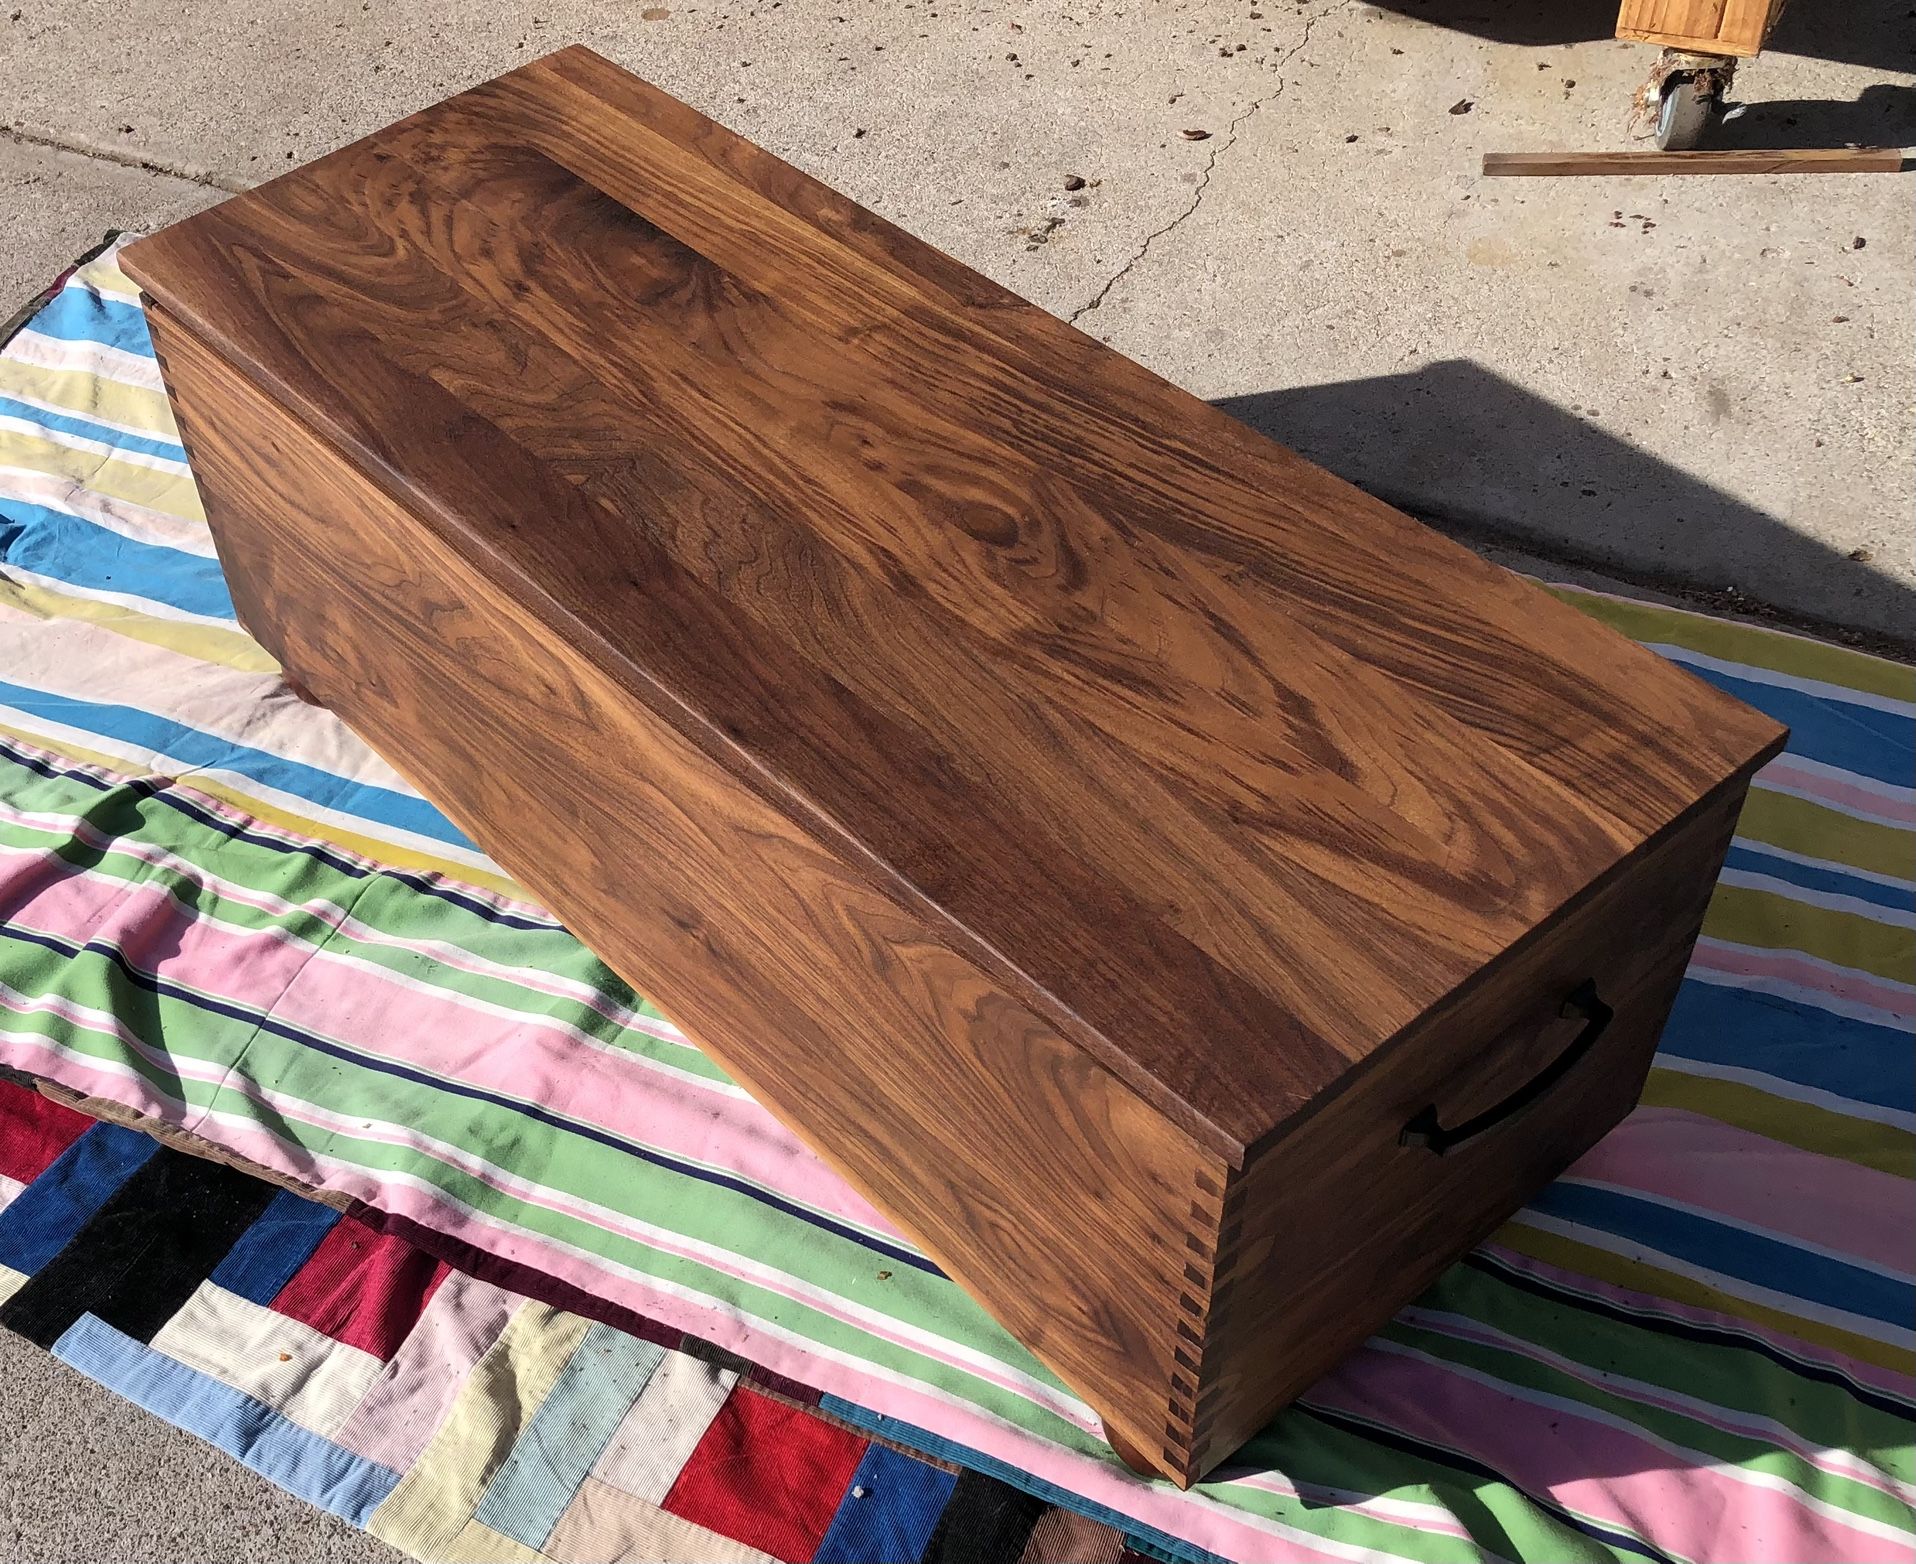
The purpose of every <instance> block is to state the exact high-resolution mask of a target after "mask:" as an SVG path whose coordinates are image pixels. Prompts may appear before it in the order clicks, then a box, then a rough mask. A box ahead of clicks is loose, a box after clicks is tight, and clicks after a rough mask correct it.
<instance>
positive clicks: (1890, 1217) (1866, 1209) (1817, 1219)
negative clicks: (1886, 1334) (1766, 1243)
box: [1566, 1107, 1912, 1273]
mask: <svg viewBox="0 0 1916 1564" xmlns="http://www.w3.org/2000/svg"><path fill="white" fill-rule="evenodd" d="M1566 1176H1567V1177H1568V1178H1570V1179H1571V1180H1573V1181H1579V1180H1581V1181H1588V1182H1595V1183H1603V1184H1610V1185H1615V1186H1618V1187H1620V1188H1624V1189H1632V1190H1637V1191H1639V1192H1641V1193H1643V1194H1646V1195H1657V1196H1661V1197H1663V1198H1664V1199H1667V1200H1673V1201H1677V1202H1680V1203H1681V1204H1683V1205H1686V1206H1689V1207H1692V1208H1694V1209H1696V1210H1699V1211H1702V1212H1703V1213H1705V1214H1706V1215H1710V1216H1717V1217H1721V1218H1723V1219H1725V1220H1727V1221H1729V1222H1732V1223H1736V1224H1739V1225H1746V1226H1749V1227H1752V1228H1760V1229H1763V1230H1764V1231H1766V1232H1771V1233H1776V1234H1778V1235H1780V1236H1782V1237H1785V1238H1795V1239H1800V1240H1801V1241H1803V1242H1804V1243H1808V1244H1814V1245H1816V1246H1817V1247H1818V1248H1820V1249H1823V1250H1827V1251H1829V1252H1831V1253H1834V1254H1837V1255H1840V1256H1843V1257H1845V1258H1847V1259H1851V1260H1855V1261H1858V1262H1859V1263H1861V1264H1864V1265H1874V1266H1880V1267H1881V1268H1882V1269H1884V1270H1887V1271H1894V1272H1899V1273H1903V1272H1907V1271H1908V1269H1909V1264H1910V1259H1911V1253H1912V1251H1911V1247H1910V1242H1909V1196H1910V1191H1909V1183H1908V1181H1907V1180H1906V1179H1900V1178H1896V1177H1894V1176H1892V1175H1891V1174H1888V1173H1882V1172H1878V1171H1877V1170H1876V1169H1874V1168H1866V1167H1863V1166H1861V1165H1860V1164H1858V1163H1854V1162H1847V1161H1844V1160H1843V1159H1841V1158H1838V1157H1819V1156H1817V1155H1815V1154H1814V1153H1813V1152H1808V1151H1802V1150H1800V1149H1798V1148H1797V1147H1795V1146H1790V1145H1786V1144H1784V1143H1783V1142H1781V1141H1775V1140H1770V1139H1768V1138H1767V1137H1766V1136H1762V1135H1754V1134H1751V1133H1750V1132H1749V1131H1748V1130H1742V1129H1738V1128H1736V1127H1735V1126H1734V1125H1729V1124H1724V1123H1721V1122H1720V1121H1718V1120H1716V1119H1709V1118H1704V1117H1702V1116H1701V1115H1699V1114H1694V1113H1687V1112H1685V1111H1683V1110H1682V1109H1680V1108H1652V1107H1644V1108H1638V1109H1637V1110H1636V1112H1635V1113H1633V1114H1631V1115H1630V1117H1629V1118H1627V1119H1625V1120H1624V1121H1623V1123H1622V1124H1620V1125H1619V1126H1618V1127H1617V1128H1616V1129H1614V1130H1612V1131H1611V1132H1610V1134H1609V1135H1607V1136H1606V1137H1605V1138H1604V1139H1603V1140H1601V1141H1599V1142H1598V1143H1597V1145H1596V1147H1595V1149H1594V1150H1591V1151H1589V1152H1587V1153H1585V1154H1584V1156H1583V1158H1582V1159H1581V1160H1580V1161H1579V1162H1578V1163H1577V1164H1576V1165H1575V1166H1574V1167H1573V1168H1571V1170H1570V1172H1569V1173H1568V1174H1567V1175H1566Z"/></svg>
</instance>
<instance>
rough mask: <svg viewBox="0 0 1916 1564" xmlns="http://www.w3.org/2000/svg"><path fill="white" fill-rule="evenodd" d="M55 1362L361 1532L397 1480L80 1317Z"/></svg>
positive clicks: (95, 1320)
mask: <svg viewBox="0 0 1916 1564" xmlns="http://www.w3.org/2000/svg"><path fill="white" fill-rule="evenodd" d="M53 1355H54V1356H55V1357H56V1358H58V1359H60V1361H61V1362H63V1363H68V1364H71V1365H72V1366H73V1367H74V1368H76V1369H78V1370H79V1371H80V1372H81V1373H82V1374H84V1375H86V1376H87V1378H89V1379H93V1380H97V1381H98V1382H99V1383H100V1384H102V1385H104V1386H106V1388H107V1389H108V1390H111V1391H113V1392H114V1393H115V1394H116V1395H119V1396H123V1397H125V1398H126V1399H127V1400H128V1401H131V1402H133V1403H134V1404H135V1405H137V1406H142V1407H145V1408H146V1410H147V1411H149V1412H151V1413H153V1414H154V1415H155V1416H158V1417H163V1418H165V1419H166V1420H167V1422H169V1423H171V1424H173V1425H174V1426H175V1427H176V1428H183V1429H185V1430H186V1431H187V1432H188V1433H189V1434H197V1435H198V1436H199V1437H200V1438H201V1439H204V1440H206V1441H207V1443H209V1444H213V1445H217V1446H218V1447H219V1448H220V1449H222V1450H224V1451H225V1452H226V1453H227V1454H228V1455H230V1456H233V1457H234V1458H235V1459H237V1460H239V1461H243V1462H244V1463H245V1464H246V1465H248V1466H250V1467H251V1468H252V1469H253V1470H254V1471H256V1472H258V1473H259V1474H260V1476H262V1477H264V1478H266V1479H267V1481H269V1482H272V1483H276V1484H278V1486H280V1487H281V1488H284V1489H285V1490H286V1491H287V1492H288V1493H290V1494H292V1495H293V1496H294V1497H296V1498H300V1499H304V1500H305V1501H306V1502H307V1503H308V1504H316V1505H318V1506H319V1507H320V1508H321V1509H323V1510H326V1511H329V1512H330V1513H331V1514H334V1515H337V1516H338V1517H339V1518H340V1519H341V1520H343V1521H346V1522H348V1523H349V1524H351V1525H354V1526H360V1527H363V1526H364V1525H365V1524H366V1522H367V1521H368V1520H370V1519H371V1518H372V1513H373V1511H374V1510H376V1509H378V1508H379V1506H380V1505H381V1504H383V1503H384V1502H385V1499H386V1496H387V1495H388V1494H390V1493H391V1492H392V1491H393V1489H394V1488H396V1487H397V1486H398V1485H399V1474H398V1473H397V1472H395V1471H393V1470H391V1469H390V1468H388V1467H384V1466H381V1465H379V1464H378V1463H377V1462H374V1461H369V1460H367V1459H366V1458H365V1457H364V1456H359V1455H354V1454H353V1453H352V1451H350V1450H348V1449H346V1448H345V1447H344V1446H342V1445H336V1444H334V1443H333V1442H332V1441H331V1440H330V1439H322V1438H320V1437H319V1435H318V1434H315V1433H310V1432H308V1431H307V1430H306V1429H304V1428H301V1427H300V1426H299V1425H298V1424H297V1423H293V1422H289V1421H288V1420H287V1419H286V1418H284V1417H282V1416H281V1415H280V1414H279V1413H278V1412H275V1411H274V1410H273V1409H272V1408H271V1407H269V1406H267V1405H266V1404H265V1403H264V1402H263V1401H255V1400H254V1399H253V1398H252V1397H251V1396H247V1395H242V1394H241V1393H240V1392H239V1391H237V1390H235V1389H234V1388H233V1387H232V1386H231V1385H225V1384H222V1383H221V1382H220V1381H219V1380H217V1379H215V1378H213V1376H212V1375H210V1374H202V1373H201V1372H200V1371H199V1370H198V1369H193V1368H188V1367H187V1366H186V1365H185V1364H184V1363H180V1362H177V1361H175V1360H174V1359H172V1358H169V1357H168V1356H166V1354H165V1353H163V1352H155V1351H154V1350H153V1349H152V1348H151V1347H148V1346H143V1345H142V1344H141V1343H139V1342H137V1341H135V1340H133V1338H132V1337H130V1336H126V1335H122V1334H121V1333H120V1332H119V1331H117V1330H115V1329H114V1328H113V1327H112V1326H110V1325H106V1324H103V1323H102V1322H101V1321H100V1319H99V1318H98V1316H96V1315H92V1314H83V1315H81V1316H80V1318H79V1319H78V1320H76V1321H74V1323H73V1324H72V1325H71V1326H69V1327H68V1329H67V1331H66V1334H65V1335H63V1336H61V1338H60V1339H59V1340H58V1341H56V1342H55V1343H54V1344H53Z"/></svg>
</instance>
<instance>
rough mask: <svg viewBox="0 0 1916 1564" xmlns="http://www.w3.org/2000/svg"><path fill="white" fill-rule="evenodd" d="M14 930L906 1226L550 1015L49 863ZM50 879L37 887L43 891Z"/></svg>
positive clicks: (748, 1110) (865, 1220)
mask: <svg viewBox="0 0 1916 1564" xmlns="http://www.w3.org/2000/svg"><path fill="white" fill-rule="evenodd" d="M11 878H12V889H13V890H15V891H16V893H18V895H19V899H18V900H17V901H16V902H15V907H16V908H17V910H16V911H15V912H14V913H13V915H12V921H13V922H14V923H16V924H17V925H19V926H21V927H32V928H34V929H36V930H37V932H40V933H43V934H47V935H51V936H53V937H55V938H60V939H66V940H72V941H76V942H78V941H85V940H90V939H92V940H98V939H106V940H111V941H112V942H113V943H115V944H117V945H118V946H119V948H120V950H121V951H122V953H123V954H124V955H125V956H126V958H127V960H128V961H130V962H132V963H133V964H134V965H135V966H137V967H140V968H142V969H144V970H145V971H147V972H149V973H156V974H157V973H159V972H161V971H163V972H164V974H165V976H166V977H167V978H168V979H169V980H171V981H173V982H177V983H182V984H185V985H187V986H188V987H191V988H194V989H197V990H199V991H201V992H203V993H207V994H212V995H215V996H217V997H219V998H223V999H228V1000H231V1001H234V1002H236V1003H239V1004H242V1005H249V1006H262V1005H263V1006H269V1007H270V1008H271V1011H272V1013H273V1014H274V1015H275V1016H277V1017H278V1018H279V1019H281V1020H284V1021H286V1022H288V1023H289V1024H290V1025H293V1026H296V1027H300V1028H303V1029H305V1030H309V1031H313V1032H317V1033H319V1034H321V1035H322V1036H325V1037H329V1038H332V1039H334V1040H337V1041H340V1042H344V1043H346V1044H348V1045H349V1046H354V1047H359V1048H363V1049H365V1050H366V1051H368V1052H370V1053H376V1054H380V1055H382V1056H384V1055H386V1054H387V1052H388V1046H387V1045H389V1044H390V1042H391V1040H392V1039H394V1038H402V1039H405V1041H406V1044H407V1049H406V1053H405V1060H406V1062H407V1063H408V1064H410V1065H413V1066H415V1067H417V1068H420V1069H424V1070H426V1071H429V1072H430V1073H432V1074H435V1075H440V1076H445V1077H447V1078H449V1079H451V1080H456V1081H463V1082H466V1083H468V1084H471V1085H476V1086H480V1087H484V1088H485V1089H487V1090H489V1091H494V1092H498V1093H501V1094H504V1095H506V1096H509V1097H514V1098H521V1099H529V1100H532V1101H536V1102H539V1103H542V1104H543V1105H545V1106H546V1107H548V1108H550V1109H551V1110H553V1111H554V1112H556V1113H560V1114H564V1115H568V1116H570V1117H574V1118H577V1119H579V1120H581V1121H582V1122H583V1123H586V1124H591V1125H596V1126H598V1127H600V1128H604V1129H608V1130H610V1131H612V1132H613V1133H614V1134H617V1135H621V1136H624V1137H626V1138H628V1139H630V1140H632V1141H634V1142H636V1143H637V1144H639V1145H645V1146H651V1147H655V1148H657V1149H659V1150H662V1151H665V1152H666V1153H668V1154H669V1155H673V1156H677V1157H683V1158H686V1159H689V1160H693V1161H698V1162H705V1163H711V1164H713V1165H715V1166H718V1167H721V1168H725V1169H728V1170H730V1171H732V1172H735V1173H737V1174H739V1175H740V1176H742V1177H744V1178H746V1179H748V1180H750V1181H752V1182H754V1183H758V1184H763V1185H765V1186H766V1187H767V1188H769V1189H773V1190H776V1191H778V1192H780V1193H782V1194H784V1195H786V1196H787V1197H789V1198H792V1199H795V1200H798V1201H801V1202H803V1203H804V1204H807V1205H811V1206H814V1207H816V1208H818V1209H820V1210H823V1211H827V1212H830V1213H831V1214H833V1215H834V1216H837V1217H839V1218H841V1219H842V1220H845V1221H849V1222H851V1223H854V1224H856V1225H860V1226H864V1227H868V1228H871V1229H874V1230H876V1231H877V1232H880V1233H884V1234H887V1235H889V1236H893V1237H896V1236H898V1235H897V1231H896V1229H895V1228H893V1227H892V1226H891V1224H890V1223H889V1222H887V1221H886V1220H885V1219H884V1218H883V1217H882V1216H880V1215H879V1214H878V1212H877V1211H876V1210H874V1209H873V1208H872V1207H871V1205H869V1204H868V1203H867V1202H866V1201H865V1200H863V1199H862V1198H861V1197H860V1196H859V1195H858V1194H856V1193H855V1192H854V1191H853V1190H852V1189H851V1187H850V1186H849V1185H847V1184H846V1183H845V1182H844V1181H843V1180H842V1179H840V1178H839V1177H838V1176H837V1174H835V1173H833V1172H832V1171H831V1170H830V1169H829V1168H828V1167H826V1166H825V1164H824V1163H823V1162H822V1161H821V1160H820V1159H819V1158H818V1156H817V1155H816V1154H815V1153H814V1152H812V1151H811V1150H810V1149H809V1148H807V1147H806V1146H805V1145H804V1144H803V1143H801V1142H800V1141H799V1140H798V1139H797V1137H795V1136H794V1135H793V1134H792V1133H791V1132H790V1131H789V1130H787V1129H786V1128H785V1127H784V1126H783V1125H782V1124H780V1123H779V1121H778V1120H776V1119H775V1118H773V1117H772V1116H771V1115H770V1114H769V1113H767V1112H765V1110H764V1109H762V1108H760V1107H758V1106H757V1104H755V1103H753V1102H751V1101H750V1100H749V1099H747V1098H744V1097H741V1096H735V1095H733V1094H731V1093H728V1092H716V1091H713V1090H712V1089H711V1088H709V1087H707V1086H706V1085H704V1084H703V1083H702V1082H701V1081H699V1079H698V1078H697V1077H693V1076H681V1075H678V1074H675V1073H671V1072H667V1071H664V1070H660V1069H656V1068H648V1067H646V1066H645V1065H643V1064H641V1063H639V1062H637V1061H636V1060H630V1059H627V1058H625V1057H624V1056H622V1055H620V1054H617V1053H615V1052H608V1051H599V1050H585V1049H582V1048H580V1046H579V1044H578V1041H577V1039H576V1038H574V1037H572V1036H571V1035H569V1034H568V1033H567V1032H566V1031H565V1030H564V1029H563V1028H562V1027H560V1026H558V1025H557V1024H554V1023H549V1022H543V1021H541V1020H540V1019H539V1018H538V1017H534V1016H523V1015H515V1016H512V1017H509V1018H508V1017H500V1016H495V1015H492V1014H490V1013H488V1012H486V1011H484V1010H480V1009H478V1008H477V1007H475V1006H471V1005H467V1004H464V1003H462V1002H461V1001H460V999H459V997H458V996H456V995H453V994H449V993H447V992H446V991H444V990H434V989H422V988H415V987H412V986H409V985H407V984H404V983H401V982H399V981H397V980H395V979H393V978H392V977H390V976H389V975H387V974H386V973H384V972H380V971H376V970H373V969H370V968H367V967H364V966H361V965H358V964H357V963H353V962H349V961H346V960H342V959H340V958H338V957H335V956H330V955H328V954H327V953H326V952H325V951H324V950H319V951H315V950H314V949H313V948H312V947H311V946H310V945H308V944H307V943H305V942H304V941H303V940H300V939H298V938H296V937H295V936H293V935H292V934H290V933H288V932H287V931H286V930H284V929H276V930H274V931H273V932H272V933H271V934H261V933H259V932H256V931H251V930H247V931H234V930H229V929H223V928H220V927H219V926H218V925H216V924H213V923H211V922H209V921H207V920H205V919H203V918H201V917H199V916H198V915H197V914H196V913H194V912H193V911H192V910H191V909H189V908H186V907H182V906H181V905H180V904H179V903H178V902H177V901H175V900H174V899H173V898H172V897H171V896H169V895H168V894H167V893H166V891H165V889H164V887H162V886H159V885H148V884H140V885H134V886H128V885H126V884H125V883H124V882H121V881H117V880H114V879H112V878H111V877H109V876H95V875H87V874H83V873H78V872H75V871H74V870H73V869H72V867H71V866H70V865H67V864H65V863H64V861H63V860H61V859H59V858H57V857H55V856H54V855H52V854H45V855H36V858H35V862H34V863H33V864H32V866H31V867H22V868H21V869H20V870H19V871H18V872H16V873H15V874H14V875H13V876H12V877H11ZM36 882H37V884H36Z"/></svg>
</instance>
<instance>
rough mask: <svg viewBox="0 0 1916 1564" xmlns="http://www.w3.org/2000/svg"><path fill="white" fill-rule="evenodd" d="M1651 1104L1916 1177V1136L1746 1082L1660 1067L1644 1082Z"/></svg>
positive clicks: (1645, 1097)
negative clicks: (1682, 1110) (1677, 1109)
mask: <svg viewBox="0 0 1916 1564" xmlns="http://www.w3.org/2000/svg"><path fill="white" fill-rule="evenodd" d="M1642 1101H1643V1103H1644V1105H1645V1106H1647V1107H1657V1108H1682V1109H1684V1110H1686V1111H1688V1112H1690V1113H1700V1114H1702V1115H1703V1116H1704V1117H1705V1118H1710V1119H1716V1120H1719V1121H1720V1122H1722V1123H1724V1124H1734V1125H1735V1126H1736V1127H1737V1128H1738V1129H1745V1130H1749V1131H1750V1132H1751V1133H1753V1134H1756V1135H1761V1136H1764V1137H1765V1138H1767V1139H1769V1140H1777V1141H1781V1142H1782V1143H1783V1144H1784V1145H1786V1146H1795V1147H1798V1148H1799V1149H1801V1150H1803V1151H1813V1152H1815V1153H1817V1155H1819V1156H1824V1157H1839V1158H1841V1159H1842V1160H1843V1161H1845V1162H1854V1163H1857V1164H1858V1165H1860V1166H1862V1167H1866V1168H1875V1169H1876V1170H1877V1171H1878V1172H1879V1173H1892V1174H1894V1175H1895V1176H1896V1177H1897V1178H1916V1135H1913V1134H1911V1133H1910V1132H1909V1131H1907V1130H1902V1129H1898V1128H1896V1126H1894V1125H1891V1124H1879V1123H1877V1122H1876V1121H1875V1120H1874V1119H1864V1118H1858V1117H1856V1116H1854V1115H1852V1114H1847V1113H1837V1112H1833V1111H1832V1110H1830V1109H1828V1108H1823V1107H1819V1106H1818V1105H1817V1104H1815V1103H1808V1102H1802V1101H1799V1100H1798V1099H1797V1098H1794V1097H1786V1096H1783V1095H1781V1094H1780V1093H1772V1092H1766V1091H1764V1090H1762V1088H1761V1087H1758V1086H1752V1085H1749V1084H1747V1083H1745V1082H1742V1081H1725V1080H1719V1079H1717V1078H1716V1077H1714V1076H1707V1075H1691V1074H1689V1073H1687V1072H1685V1071H1681V1070H1677V1069H1673V1068H1670V1067H1669V1066H1667V1065H1658V1066H1655V1067H1653V1068H1652V1069H1651V1071H1650V1078H1649V1080H1648V1081H1647V1082H1646V1083H1645V1084H1644V1088H1643V1097H1642Z"/></svg>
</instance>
